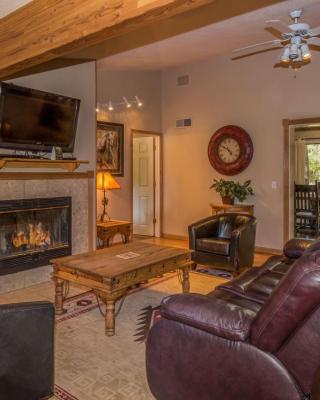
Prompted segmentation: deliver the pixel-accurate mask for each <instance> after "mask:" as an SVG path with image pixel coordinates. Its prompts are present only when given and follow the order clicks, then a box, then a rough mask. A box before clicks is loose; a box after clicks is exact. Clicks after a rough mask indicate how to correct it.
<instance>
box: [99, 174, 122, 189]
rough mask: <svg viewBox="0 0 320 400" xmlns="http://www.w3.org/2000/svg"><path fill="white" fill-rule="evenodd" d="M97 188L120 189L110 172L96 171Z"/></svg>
mask: <svg viewBox="0 0 320 400" xmlns="http://www.w3.org/2000/svg"><path fill="white" fill-rule="evenodd" d="M97 189H100V190H107V189H120V185H119V183H118V182H117V181H116V180H115V179H114V177H113V176H112V175H111V174H110V172H98V174H97Z"/></svg>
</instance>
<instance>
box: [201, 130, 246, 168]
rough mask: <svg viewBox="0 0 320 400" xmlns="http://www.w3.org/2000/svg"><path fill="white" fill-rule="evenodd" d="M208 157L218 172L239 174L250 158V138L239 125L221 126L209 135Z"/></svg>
mask: <svg viewBox="0 0 320 400" xmlns="http://www.w3.org/2000/svg"><path fill="white" fill-rule="evenodd" d="M208 157H209V161H210V163H211V165H212V167H213V168H214V169H215V170H216V171H218V172H219V173H220V174H223V175H236V174H239V173H240V172H242V171H243V170H245V169H246V168H247V167H248V165H249V164H250V162H251V160H252V157H253V144H252V140H251V138H250V136H249V134H248V133H247V132H246V131H245V130H244V129H242V128H240V127H239V126H235V125H227V126H223V127H222V128H220V129H218V130H217V131H216V132H215V133H214V134H213V135H212V136H211V139H210V142H209V146H208Z"/></svg>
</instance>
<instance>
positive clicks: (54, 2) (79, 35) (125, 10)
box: [0, 0, 216, 79]
mask: <svg viewBox="0 0 320 400" xmlns="http://www.w3.org/2000/svg"><path fill="white" fill-rule="evenodd" d="M215 1H216V0H155V1H153V2H151V3H149V4H147V5H146V6H143V7H138V6H137V0H94V1H88V0H33V1H32V2H30V3H28V4H26V5H25V6H24V7H22V8H20V9H18V10H16V11H15V12H13V13H12V14H9V15H8V16H6V17H4V18H2V19H1V20H0V46H1V58H0V79H4V78H7V77H8V76H10V75H13V74H16V73H19V72H20V71H23V70H26V69H28V68H31V67H33V66H36V65H39V64H42V63H45V62H48V61H50V60H52V59H55V58H58V57H61V56H64V55H66V54H68V53H70V52H74V51H76V50H80V49H83V48H86V47H88V46H92V45H95V44H97V43H99V42H101V41H105V40H107V39H110V38H112V37H116V36H119V35H123V34H125V33H128V32H131V31H133V30H135V29H138V28H141V27H142V26H144V25H148V24H152V23H156V22H158V21H160V20H164V19H167V18H171V17H173V16H176V15H179V14H181V13H184V12H188V11H190V10H193V9H196V8H199V7H202V6H204V5H206V4H209V3H213V2H215Z"/></svg>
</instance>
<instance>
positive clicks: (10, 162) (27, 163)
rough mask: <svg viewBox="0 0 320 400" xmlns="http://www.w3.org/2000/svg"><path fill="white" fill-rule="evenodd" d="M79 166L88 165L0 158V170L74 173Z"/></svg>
mask: <svg viewBox="0 0 320 400" xmlns="http://www.w3.org/2000/svg"><path fill="white" fill-rule="evenodd" d="M81 164H89V161H83V160H44V159H40V160H39V159H33V160H32V159H21V158H9V157H8V158H1V159H0V169H3V168H60V169H64V170H67V171H69V172H73V171H75V170H76V169H77V168H79V167H80V165H81Z"/></svg>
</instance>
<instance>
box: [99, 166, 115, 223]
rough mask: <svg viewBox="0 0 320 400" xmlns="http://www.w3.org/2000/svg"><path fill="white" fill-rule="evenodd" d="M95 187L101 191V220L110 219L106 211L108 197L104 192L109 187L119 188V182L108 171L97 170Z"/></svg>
mask: <svg viewBox="0 0 320 400" xmlns="http://www.w3.org/2000/svg"><path fill="white" fill-rule="evenodd" d="M97 189H99V190H102V191H103V200H102V205H103V212H102V214H101V217H100V221H101V222H107V221H110V216H109V214H108V213H107V211H106V207H107V205H108V203H109V199H108V198H107V196H106V192H107V190H109V189H120V185H119V183H118V182H117V181H116V180H115V179H114V177H113V176H112V175H111V174H110V172H98V174H97Z"/></svg>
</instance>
